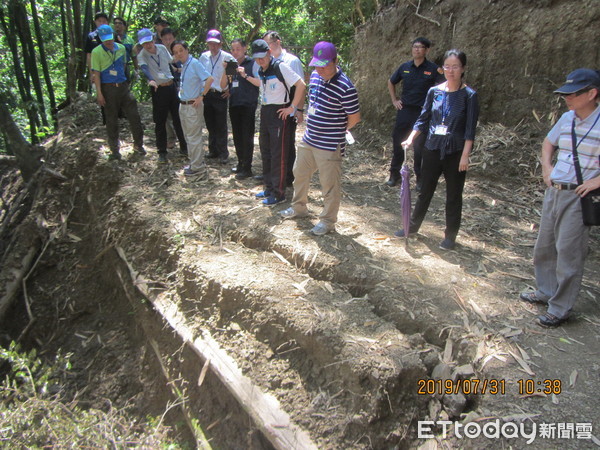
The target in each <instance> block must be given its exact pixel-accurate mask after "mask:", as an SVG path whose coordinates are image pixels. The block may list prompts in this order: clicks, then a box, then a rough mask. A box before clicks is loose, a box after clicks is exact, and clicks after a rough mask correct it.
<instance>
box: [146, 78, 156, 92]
mask: <svg viewBox="0 0 600 450" xmlns="http://www.w3.org/2000/svg"><path fill="white" fill-rule="evenodd" d="M148 86H150V87H153V88H154V91H155V92H156V91H157V90H158V84H157V83H156V81H154V80H150V81H148Z"/></svg>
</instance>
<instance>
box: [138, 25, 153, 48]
mask: <svg viewBox="0 0 600 450" xmlns="http://www.w3.org/2000/svg"><path fill="white" fill-rule="evenodd" d="M137 38H138V44H140V45H142V44H143V43H145V42H150V41H153V40H154V35H153V34H152V31H150V30H149V29H148V28H142V29H141V30H140V31H138V33H137Z"/></svg>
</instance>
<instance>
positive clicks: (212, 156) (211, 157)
mask: <svg viewBox="0 0 600 450" xmlns="http://www.w3.org/2000/svg"><path fill="white" fill-rule="evenodd" d="M218 157H219V155H216V154H212V153H209V154H208V155H206V159H217V158H218Z"/></svg>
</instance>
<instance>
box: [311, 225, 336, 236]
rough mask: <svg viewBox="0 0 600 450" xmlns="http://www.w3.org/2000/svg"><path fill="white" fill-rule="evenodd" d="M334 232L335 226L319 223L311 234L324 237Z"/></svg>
mask: <svg viewBox="0 0 600 450" xmlns="http://www.w3.org/2000/svg"><path fill="white" fill-rule="evenodd" d="M333 230H335V225H331V226H329V225H327V224H326V223H325V222H319V223H318V224H316V225H315V226H314V227H313V229H312V230H310V232H311V233H312V234H314V235H315V236H323V235H325V234H327V233H329V232H330V231H333Z"/></svg>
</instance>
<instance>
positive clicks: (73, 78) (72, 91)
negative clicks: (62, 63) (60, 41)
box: [62, 0, 79, 101]
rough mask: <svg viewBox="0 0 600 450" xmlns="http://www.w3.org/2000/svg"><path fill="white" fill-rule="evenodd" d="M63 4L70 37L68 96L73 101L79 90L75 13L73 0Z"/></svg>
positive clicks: (65, 1) (63, 1) (67, 34)
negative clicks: (72, 5) (72, 9)
mask: <svg viewBox="0 0 600 450" xmlns="http://www.w3.org/2000/svg"><path fill="white" fill-rule="evenodd" d="M62 4H63V6H64V8H65V22H66V24H67V27H66V28H67V33H66V37H67V39H68V43H69V45H68V48H69V50H68V51H67V47H66V45H65V52H66V54H67V86H66V89H67V98H68V99H69V100H71V101H73V100H74V99H75V95H76V92H77V80H78V79H79V78H78V73H79V72H78V71H79V67H78V66H79V59H78V57H77V56H78V55H77V49H76V47H75V46H76V42H77V41H76V39H75V36H76V35H75V31H74V30H75V25H74V24H73V13H72V12H71V0H62Z"/></svg>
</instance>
